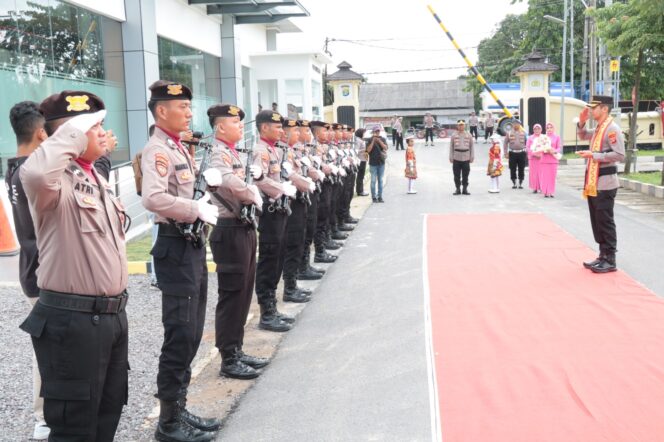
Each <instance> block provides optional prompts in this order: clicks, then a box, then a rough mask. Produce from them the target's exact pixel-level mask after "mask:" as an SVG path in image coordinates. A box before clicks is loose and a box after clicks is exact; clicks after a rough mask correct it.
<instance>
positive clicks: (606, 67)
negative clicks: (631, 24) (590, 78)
mask: <svg viewBox="0 0 664 442" xmlns="http://www.w3.org/2000/svg"><path fill="white" fill-rule="evenodd" d="M612 4H613V0H605V1H604V6H605V7H606V8H608V7H609V6H611V5H612ZM600 53H601V56H602V80H603V82H604V91H603V93H602V95H609V96H613V81H612V80H613V78H612V74H611V57H610V56H609V51H608V49H607V47H606V43H604V42H602V49H601V50H600Z"/></svg>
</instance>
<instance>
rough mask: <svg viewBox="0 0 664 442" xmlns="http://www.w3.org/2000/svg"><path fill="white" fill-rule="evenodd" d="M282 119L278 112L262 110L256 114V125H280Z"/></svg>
mask: <svg viewBox="0 0 664 442" xmlns="http://www.w3.org/2000/svg"><path fill="white" fill-rule="evenodd" d="M282 121H283V118H282V116H281V115H280V114H279V113H278V112H274V111H271V110H262V111H260V112H259V113H257V114H256V125H257V126H258V125H259V124H263V123H281V124H283V123H282Z"/></svg>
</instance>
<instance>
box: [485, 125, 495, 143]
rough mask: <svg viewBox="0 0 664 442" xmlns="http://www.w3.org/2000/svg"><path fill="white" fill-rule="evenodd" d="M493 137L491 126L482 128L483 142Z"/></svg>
mask: <svg viewBox="0 0 664 442" xmlns="http://www.w3.org/2000/svg"><path fill="white" fill-rule="evenodd" d="M491 135H493V126H491V127H485V128H484V141H486V140H488V139H489V137H490V136H491Z"/></svg>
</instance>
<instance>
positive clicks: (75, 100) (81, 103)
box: [65, 95, 90, 112]
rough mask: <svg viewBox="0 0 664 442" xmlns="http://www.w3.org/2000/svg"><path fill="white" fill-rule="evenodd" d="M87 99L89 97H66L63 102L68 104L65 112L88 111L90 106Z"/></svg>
mask: <svg viewBox="0 0 664 442" xmlns="http://www.w3.org/2000/svg"><path fill="white" fill-rule="evenodd" d="M89 99H90V97H88V96H87V95H71V96H69V97H66V98H65V100H67V103H69V106H67V112H81V111H84V110H90V105H89V104H88V100H89Z"/></svg>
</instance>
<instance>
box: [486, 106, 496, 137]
mask: <svg viewBox="0 0 664 442" xmlns="http://www.w3.org/2000/svg"><path fill="white" fill-rule="evenodd" d="M495 124H496V120H495V119H494V118H493V114H492V113H491V112H489V113H487V114H486V119H485V120H484V142H485V143H486V142H487V140H488V139H489V138H490V137H491V135H493V128H494V126H495Z"/></svg>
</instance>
